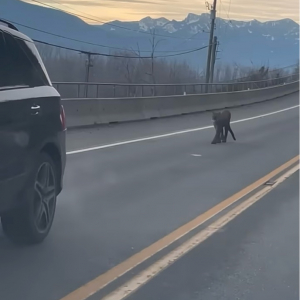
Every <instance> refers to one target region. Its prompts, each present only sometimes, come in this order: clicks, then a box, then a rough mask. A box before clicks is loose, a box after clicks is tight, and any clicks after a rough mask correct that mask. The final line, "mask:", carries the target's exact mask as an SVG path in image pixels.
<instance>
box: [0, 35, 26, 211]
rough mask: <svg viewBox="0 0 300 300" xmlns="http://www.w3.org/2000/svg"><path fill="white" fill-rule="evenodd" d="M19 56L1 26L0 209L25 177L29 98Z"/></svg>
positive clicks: (22, 182) (19, 189) (8, 201)
mask: <svg viewBox="0 0 300 300" xmlns="http://www.w3.org/2000/svg"><path fill="white" fill-rule="evenodd" d="M22 59H23V56H22V54H21V52H20V50H19V49H18V48H17V44H16V43H15V42H14V37H13V36H12V35H11V34H9V33H7V32H5V31H1V30H0V213H1V211H4V210H7V209H8V208H9V206H12V205H13V203H12V200H13V199H14V198H15V197H16V196H17V195H18V193H20V191H21V190H22V188H23V187H24V184H25V181H26V160H27V153H28V148H29V124H30V118H31V105H32V100H31V99H30V98H26V90H27V89H28V88H29V86H28V84H27V82H26V81H27V78H26V69H25V65H24V64H23V62H22Z"/></svg>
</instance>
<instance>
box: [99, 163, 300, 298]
mask: <svg viewBox="0 0 300 300" xmlns="http://www.w3.org/2000/svg"><path fill="white" fill-rule="evenodd" d="M298 170H299V165H297V166H295V167H293V168H291V169H289V170H288V171H287V172H286V173H284V174H283V175H281V176H280V177H279V178H278V179H277V180H276V183H275V184H274V185H272V186H267V187H265V188H263V189H260V190H259V191H258V192H257V193H255V194H254V195H253V196H251V197H249V198H248V199H246V200H245V201H242V203H240V204H239V205H237V206H236V207H235V208H233V209H231V210H230V211H229V212H227V213H226V214H225V215H224V216H222V217H220V218H219V219H217V220H216V221H215V222H213V223H212V224H211V225H209V226H208V227H206V228H205V229H203V230H201V231H200V232H199V233H197V234H195V235H194V236H193V237H192V238H190V239H189V240H187V241H186V242H184V243H183V244H182V245H181V246H179V247H177V248H176V249H174V250H173V251H171V252H169V253H168V254H167V255H165V256H164V257H162V258H161V259H159V260H158V261H156V262H155V263H153V264H152V265H151V266H149V267H148V268H146V269H145V270H143V271H141V272H140V273H139V274H137V275H136V276H134V277H133V278H132V279H130V280H129V281H127V282H126V283H125V284H124V285H122V286H120V287H119V288H117V289H116V290H114V291H113V292H112V293H110V294H109V295H107V296H105V297H104V298H102V300H123V299H125V298H127V297H128V296H129V295H131V294H133V293H134V292H136V291H137V290H138V289H140V288H141V287H142V286H143V285H145V284H146V283H148V282H149V281H150V280H152V278H153V277H155V276H157V275H158V274H159V273H161V272H162V271H164V270H165V269H166V268H168V267H169V266H170V265H171V264H173V263H174V262H176V261H177V260H178V259H180V258H181V257H183V256H184V255H186V254H187V253H189V252H190V251H191V250H192V249H194V248H195V247H197V246H198V245H199V244H201V243H202V242H204V241H205V240H206V239H207V238H209V237H210V236H212V235H213V234H214V233H216V232H217V231H218V230H220V229H221V228H222V227H224V226H225V225H226V224H228V223H229V222H230V221H232V220H233V219H234V218H236V217H237V216H238V215H240V214H241V213H242V212H243V211H245V210H246V209H247V208H249V207H250V206H251V205H253V204H254V203H255V202H257V201H259V200H260V199H262V198H263V197H264V196H265V195H266V194H268V193H269V192H270V191H272V190H273V189H274V188H276V187H277V186H278V185H279V184H281V183H282V182H283V181H285V180H286V179H287V178H288V177H290V176H291V175H293V174H294V173H295V172H296V171H298Z"/></svg>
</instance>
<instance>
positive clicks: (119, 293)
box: [61, 155, 299, 300]
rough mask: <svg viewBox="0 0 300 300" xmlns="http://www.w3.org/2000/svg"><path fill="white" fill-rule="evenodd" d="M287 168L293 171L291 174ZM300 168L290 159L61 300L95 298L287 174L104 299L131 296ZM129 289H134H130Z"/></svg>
mask: <svg viewBox="0 0 300 300" xmlns="http://www.w3.org/2000/svg"><path fill="white" fill-rule="evenodd" d="M297 162H298V164H297ZM287 169H289V170H288V171H287ZM298 169H299V155H297V156H296V157H294V158H293V159H291V160H289V161H288V162H286V163H284V164H283V165H281V166H280V167H278V168H277V169H275V170H273V171H272V172H270V173H269V174H267V175H265V176H264V177H262V178H260V179H259V180H257V181H255V182H254V183H252V184H250V185H249V186H247V187H245V188H244V189H242V190H241V191H239V192H237V193H236V194H234V195H232V196H231V197H229V198H227V199H225V200H224V201H222V202H220V203H219V204H217V205H216V206H214V207H212V208H211V209H209V210H208V211H206V212H205V213H203V214H201V215H199V216H198V217H196V218H195V219H193V220H191V221H190V222H188V223H186V224H185V225H183V226H181V227H179V228H178V229H176V230H175V231H173V232H171V233H170V234H168V235H166V236H165V237H163V238H162V239H160V240H158V241H157V242H155V243H153V244H152V245H150V246H148V247H147V248H145V249H143V250H142V251H140V252H138V253H136V254H134V255H133V256H131V257H129V258H128V259H126V260H125V261H123V262H122V263H120V264H119V265H117V266H115V267H114V268H112V269H110V270H108V271H107V272H105V273H104V274H102V275H100V276H98V277H97V278H95V279H93V280H92V281H90V282H88V283H87V284H85V285H83V286H82V287H80V288H78V289H77V290H75V291H74V292H72V293H70V294H69V295H67V296H65V297H64V298H62V299H61V300H85V299H87V298H88V297H90V296H91V295H94V294H95V293H97V292H98V291H100V290H101V289H103V288H104V287H105V286H107V285H108V284H110V283H111V282H113V281H114V280H116V279H117V278H119V277H121V276H122V275H124V274H125V273H127V272H128V271H130V270H132V269H133V268H134V267H136V266H138V265H139V264H141V263H142V262H144V261H146V260H147V259H148V258H150V257H152V256H153V255H155V254H156V253H158V252H159V251H161V250H162V249H164V248H166V247H168V246H169V245H171V244H172V243H174V242H175V241H177V240H178V239H180V238H182V237H183V236H185V235H187V234H188V233H190V232H191V231H192V230H194V229H196V228H197V227H199V226H200V225H201V224H203V223H205V222H206V221H208V220H210V219H211V218H212V217H214V216H216V215H218V214H219V213H221V212H222V211H224V210H225V209H226V208H228V207H229V206H231V205H232V204H234V203H235V202H237V201H238V200H241V199H242V198H244V197H245V196H247V195H249V194H250V193H251V192H254V191H255V190H256V189H258V188H260V187H262V186H263V185H264V184H265V183H266V182H267V181H269V180H270V179H272V178H274V177H276V176H278V175H279V174H280V173H282V172H284V171H287V172H286V173H285V174H284V175H282V176H280V177H279V178H277V180H276V183H275V184H274V185H273V186H266V187H265V188H263V189H261V190H260V191H258V192H257V193H255V195H252V196H251V197H250V198H248V199H246V200H244V201H243V202H242V203H241V204H240V205H238V206H237V207H235V208H233V209H232V210H230V211H229V212H228V213H226V215H225V216H223V217H220V218H219V219H218V220H217V221H215V222H214V223H213V224H212V225H210V226H208V227H207V228H206V229H204V230H202V231H200V232H199V233H198V234H196V235H195V236H194V237H192V238H191V239H190V240H188V241H187V242H185V243H184V244H183V245H181V246H179V247H178V248H176V249H175V250H173V251H172V252H170V253H169V254H167V255H166V256H165V257H163V258H162V259H160V260H159V261H157V262H156V263H154V264H153V265H152V266H150V267H149V268H147V269H146V270H144V271H142V272H141V273H140V274H139V275H137V276H136V277H134V278H133V279H131V280H130V281H129V282H128V283H126V286H123V287H122V286H121V287H120V288H118V289H117V290H115V291H114V292H113V293H111V294H110V295H108V296H107V297H105V298H104V299H107V300H112V299H113V300H121V299H123V298H124V297H126V296H127V295H128V291H129V290H130V293H131V292H133V291H134V290H136V289H137V288H139V287H140V286H141V285H142V284H144V283H146V282H147V281H148V280H150V279H151V278H152V277H153V275H155V274H157V273H158V272H160V271H161V270H163V269H165V268H166V267H167V266H168V265H169V261H172V262H173V261H175V260H177V259H178V258H179V257H181V256H182V255H184V254H186V253H187V252H188V251H189V250H190V249H192V248H193V247H195V246H196V245H198V244H199V243H201V242H202V241H204V240H205V239H206V238H207V237H208V236H210V235H211V234H213V233H214V232H215V231H217V230H218V229H219V228H220V227H222V226H224V225H225V224H227V223H228V222H229V221H230V220H231V219H233V218H234V217H235V216H236V215H238V214H240V213H241V212H242V211H244V210H245V209H247V208H248V207H249V206H251V205H252V204H253V203H255V202H256V201H258V200H259V199H261V198H262V197H263V196H264V195H265V194H266V193H268V192H269V191H271V190H272V189H273V188H274V187H276V186H277V185H278V184H280V183H281V182H282V181H284V180H285V179H286V178H287V177H289V176H290V175H291V174H293V173H294V172H296V171H297V170H298ZM129 286H130V288H128V287H129ZM126 291H127V292H126Z"/></svg>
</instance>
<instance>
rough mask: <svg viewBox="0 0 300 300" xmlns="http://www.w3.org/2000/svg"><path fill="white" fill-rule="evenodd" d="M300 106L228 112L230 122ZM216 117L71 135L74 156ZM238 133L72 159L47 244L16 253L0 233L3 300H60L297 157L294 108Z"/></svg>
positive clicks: (199, 134) (287, 101)
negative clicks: (219, 140) (215, 140)
mask: <svg viewBox="0 0 300 300" xmlns="http://www.w3.org/2000/svg"><path fill="white" fill-rule="evenodd" d="M298 99H299V94H294V95H291V96H288V97H284V98H281V99H277V100H274V101H269V102H266V103H262V104H255V105H251V106H245V107H241V108H236V109H232V110H231V111H232V118H233V120H239V119H244V118H248V117H253V116H257V115H262V114H266V113H270V112H273V111H277V110H281V109H284V108H287V107H291V106H294V105H297V104H299V102H298ZM210 115H211V114H210V113H202V114H194V115H189V116H181V117H174V118H166V119H163V120H152V121H145V122H132V123H127V124H119V125H113V126H102V127H100V128H96V129H84V130H76V131H70V132H69V133H68V151H72V150H77V149H82V148H87V147H92V146H96V145H105V144H109V143H114V142H119V141H124V140H125V141H126V140H131V139H138V138H143V137H149V136H155V135H161V134H165V133H170V132H176V131H179V130H186V129H189V128H196V127H197V128H199V127H202V126H207V125H211V120H210ZM232 128H233V130H234V132H235V135H236V138H237V141H236V142H233V141H232V140H231V138H230V137H229V142H228V143H227V144H222V145H211V144H210V142H211V140H212V137H213V129H205V130H201V131H194V132H189V133H182V134H177V135H173V136H169V137H161V138H154V139H151V140H147V141H140V142H136V143H131V144H125V145H117V146H112V147H108V148H104V149H100V150H95V151H88V152H83V153H77V154H69V155H68V158H67V169H66V174H65V186H64V190H63V193H62V194H61V196H60V197H59V202H58V206H57V213H56V218H55V222H54V224H53V228H52V230H51V233H50V235H49V237H48V238H47V239H46V240H45V242H44V243H43V244H42V245H38V246H34V247H16V246H14V245H12V244H10V243H9V242H8V241H7V240H6V239H5V238H4V237H3V235H2V234H1V232H0V298H1V299H5V300H18V299H22V300H58V299H60V298H61V297H63V296H65V295H66V294H68V293H70V292H71V291H73V290H74V289H76V288H78V287H79V286H81V285H83V284H85V283H86V282H88V281H90V280H91V279H93V278H95V277H96V276H98V275H99V274H101V273H103V272H105V271H107V270H108V269H110V268H112V267H113V266H115V265H117V264H118V263H120V262H122V261H123V260H124V259H126V258H128V257H129V256H131V255H132V254H134V253H136V252H138V251H140V250H141V249H143V248H145V247H146V246H148V245H150V244H152V243H153V242H155V241H156V240H158V239H159V238H161V237H163V236H164V235H166V234H168V233H169V232H171V231H173V230H174V229H176V228H178V227H179V226H181V225H182V224H184V223H186V222H188V221H190V220H191V219H192V218H194V217H196V216H197V215H199V214H200V213H202V212H205V211H206V210H207V209H209V208H211V207H212V206H214V205H216V204H217V203H219V202H220V201H222V200H224V199H225V198H227V197H229V196H231V195H232V194H234V193H236V192H237V191H239V190H240V189H242V188H244V187H245V186H247V185H249V184H251V183H252V182H253V181H255V180H257V179H258V178H260V177H262V176H264V175H265V174H267V173H269V172H270V171H272V170H273V169H275V168H276V167H278V166H280V165H281V164H283V163H284V162H286V161H288V160H289V159H291V158H293V157H295V156H296V155H297V154H298V153H299V147H298V146H299V111H298V108H296V109H291V110H287V111H284V112H281V113H278V114H273V115H269V116H266V117H262V118H257V119H253V120H248V121H245V122H240V123H235V124H233V125H232ZM192 154H197V155H201V156H193V155H192ZM249 299H250V298H249ZM257 299H258V298H257Z"/></svg>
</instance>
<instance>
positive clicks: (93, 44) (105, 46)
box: [2, 19, 196, 53]
mask: <svg viewBox="0 0 300 300" xmlns="http://www.w3.org/2000/svg"><path fill="white" fill-rule="evenodd" d="M2 20H4V21H7V22H10V23H13V24H17V25H19V26H22V27H25V28H28V29H31V30H35V31H39V32H42V33H45V34H48V35H52V36H55V37H59V38H62V39H67V40H70V41H74V42H79V43H83V44H87V45H92V46H97V47H102V48H108V49H116V50H121V51H130V50H129V49H125V48H120V47H113V46H107V45H102V44H96V43H91V42H87V41H82V40H78V39H74V38H70V37H67V36H64V35H60V34H56V33H52V32H48V31H45V30H41V29H37V28H34V27H31V26H28V25H24V24H21V23H18V22H15V21H11V20H7V19H2ZM195 49H196V48H193V49H187V50H169V51H167V50H164V51H157V52H167V53H171V52H182V51H190V50H195ZM132 51H135V52H138V50H132ZM140 52H148V53H149V52H151V51H150V50H141V51H140Z"/></svg>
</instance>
